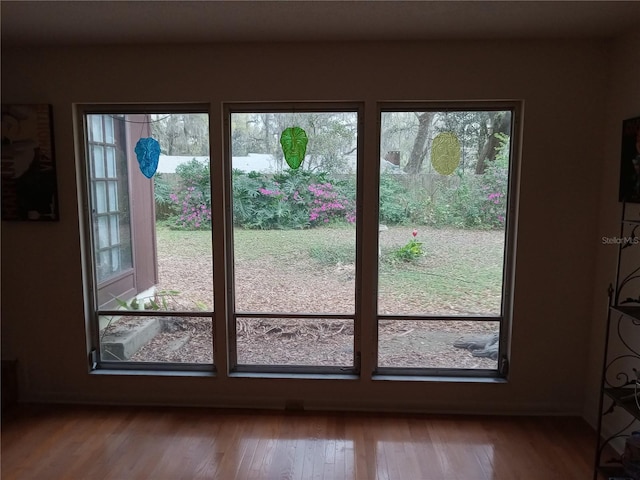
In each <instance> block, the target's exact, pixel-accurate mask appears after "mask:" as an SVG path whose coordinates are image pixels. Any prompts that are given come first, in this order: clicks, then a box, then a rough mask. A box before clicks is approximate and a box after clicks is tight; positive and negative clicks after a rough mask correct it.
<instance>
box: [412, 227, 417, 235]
mask: <svg viewBox="0 0 640 480" xmlns="http://www.w3.org/2000/svg"><path fill="white" fill-rule="evenodd" d="M411 235H413V236H414V237H415V236H417V235H418V230H416V229H415V228H414V229H413V232H411Z"/></svg>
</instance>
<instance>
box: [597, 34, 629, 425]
mask: <svg viewBox="0 0 640 480" xmlns="http://www.w3.org/2000/svg"><path fill="white" fill-rule="evenodd" d="M637 116H640V34H635V35H629V36H626V37H623V38H620V39H618V40H617V41H616V42H615V44H614V45H613V49H612V55H611V74H610V78H609V83H608V87H607V109H606V124H605V125H604V129H603V130H602V134H601V135H600V136H601V138H602V143H603V161H602V165H601V167H600V172H599V173H600V177H601V182H600V184H601V187H600V188H601V198H600V208H599V209H598V234H597V235H596V238H595V241H596V243H599V245H598V247H597V251H596V253H597V257H596V258H597V263H596V275H595V277H594V296H593V298H594V305H593V326H592V332H591V342H590V355H589V363H588V368H587V369H586V371H587V373H588V376H587V378H586V383H585V385H586V395H585V398H586V401H585V410H584V416H585V418H586V419H587V420H588V421H589V422H591V423H592V424H594V425H595V422H596V419H597V417H596V412H597V408H598V398H599V397H598V393H599V387H600V375H601V372H602V355H603V350H604V335H605V326H606V320H607V300H606V290H607V287H608V285H609V284H610V283H613V282H614V281H615V273H616V258H617V248H616V246H613V245H602V243H601V238H602V237H603V236H606V237H616V236H619V235H620V224H619V219H620V214H621V204H620V203H619V202H618V186H619V175H620V147H621V137H622V130H621V128H622V121H623V120H624V119H627V118H632V117H637ZM637 333H638V335H639V336H640V330H639V331H638V332H637ZM615 343H617V342H615V338H614V343H613V344H612V348H613V349H614V350H615V349H616V348H617V346H616V344H615ZM635 366H636V367H637V366H638V365H635Z"/></svg>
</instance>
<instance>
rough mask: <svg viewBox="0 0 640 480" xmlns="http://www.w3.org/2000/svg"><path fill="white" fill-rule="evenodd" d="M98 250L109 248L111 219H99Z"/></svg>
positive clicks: (105, 217) (103, 217)
mask: <svg viewBox="0 0 640 480" xmlns="http://www.w3.org/2000/svg"><path fill="white" fill-rule="evenodd" d="M97 237H98V248H107V247H108V246H109V217H107V216H102V217H98V231H97Z"/></svg>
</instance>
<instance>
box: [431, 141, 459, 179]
mask: <svg viewBox="0 0 640 480" xmlns="http://www.w3.org/2000/svg"><path fill="white" fill-rule="evenodd" d="M431 164H432V165H433V168H435V170H436V172H438V173H439V174H441V175H451V174H452V173H453V172H455V170H456V168H458V165H460V141H459V140H458V137H457V135H456V134H455V133H453V132H443V133H440V134H439V135H437V136H436V138H434V139H433V143H432V144H431Z"/></svg>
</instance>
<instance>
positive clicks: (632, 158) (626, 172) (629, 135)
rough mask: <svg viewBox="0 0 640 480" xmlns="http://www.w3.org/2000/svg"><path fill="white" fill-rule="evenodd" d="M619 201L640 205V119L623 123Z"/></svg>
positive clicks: (632, 119) (630, 119)
mask: <svg viewBox="0 0 640 480" xmlns="http://www.w3.org/2000/svg"><path fill="white" fill-rule="evenodd" d="M619 200H620V201H621V202H622V201H626V202H634V203H640V117H635V118H629V119H627V120H625V121H623V122H622V155H621V157H620V195H619Z"/></svg>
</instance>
